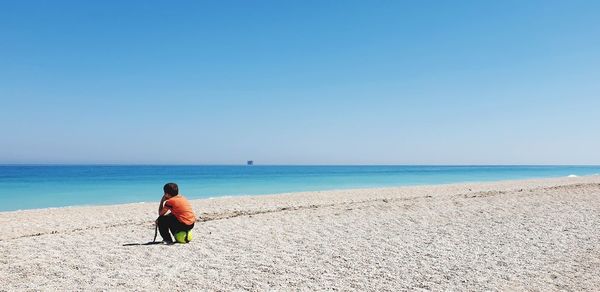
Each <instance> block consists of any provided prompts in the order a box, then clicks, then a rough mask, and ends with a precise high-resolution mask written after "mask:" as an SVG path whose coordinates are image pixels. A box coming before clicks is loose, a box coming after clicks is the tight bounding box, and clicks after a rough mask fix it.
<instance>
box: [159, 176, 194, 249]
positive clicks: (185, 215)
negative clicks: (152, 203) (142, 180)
mask: <svg viewBox="0 0 600 292" xmlns="http://www.w3.org/2000/svg"><path fill="white" fill-rule="evenodd" d="M163 191H164V195H163V197H162V199H161V200H160V206H158V219H156V224H158V230H159V232H160V236H162V238H163V242H165V243H167V244H172V243H173V239H172V238H171V234H169V230H170V231H171V233H173V236H175V234H176V233H177V232H179V231H189V230H191V229H192V228H194V223H195V222H196V214H194V211H193V210H192V206H191V205H190V202H188V200H187V199H186V198H184V197H183V196H182V195H180V194H179V187H178V186H177V184H175V183H168V184H166V185H165V186H164V187H163ZM169 211H170V213H169V214H167V213H168V212H169Z"/></svg>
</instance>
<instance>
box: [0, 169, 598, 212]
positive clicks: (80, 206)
mask: <svg viewBox="0 0 600 292" xmlns="http://www.w3.org/2000/svg"><path fill="white" fill-rule="evenodd" d="M597 176H600V174H598V173H594V174H589V175H574V174H570V175H565V176H556V177H534V178H524V179H502V180H483V181H463V182H452V183H437V184H436V183H433V184H432V183H429V184H408V185H400V186H381V187H365V188H333V189H323V190H312V191H292V192H278V193H262V194H239V195H237V194H223V195H217V196H211V197H206V198H189V197H187V196H186V197H187V198H188V199H189V200H190V201H198V200H218V199H229V198H247V197H265V196H280V195H294V194H303V193H313V192H320V193H321V192H342V191H350V192H353V191H366V190H381V189H384V190H385V189H398V188H411V187H429V186H431V187H433V186H446V185H448V186H450V185H464V184H488V183H503V182H507V183H508V182H521V181H538V180H554V179H574V178H586V177H597ZM183 195H184V196H185V195H186V194H183ZM158 200H160V198H159V199H157V201H158ZM153 203H154V202H152V201H140V202H124V203H106V204H102V203H100V204H83V205H68V206H56V207H40V208H31V209H17V210H6V211H1V210H0V215H1V214H3V213H19V212H28V211H42V210H51V209H63V208H65V209H71V208H88V207H110V206H122V205H132V204H133V205H135V204H153Z"/></svg>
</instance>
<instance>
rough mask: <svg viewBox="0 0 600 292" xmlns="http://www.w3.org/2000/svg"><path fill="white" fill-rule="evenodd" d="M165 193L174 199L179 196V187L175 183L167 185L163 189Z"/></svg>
mask: <svg viewBox="0 0 600 292" xmlns="http://www.w3.org/2000/svg"><path fill="white" fill-rule="evenodd" d="M163 190H164V191H165V193H167V194H169V196H171V197H174V196H177V195H179V187H178V186H177V184H176V183H168V184H166V185H165V186H164V187H163Z"/></svg>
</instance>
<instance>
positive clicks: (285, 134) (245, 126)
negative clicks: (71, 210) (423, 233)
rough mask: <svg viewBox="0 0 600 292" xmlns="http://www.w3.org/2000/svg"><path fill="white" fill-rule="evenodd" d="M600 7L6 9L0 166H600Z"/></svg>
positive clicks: (382, 4) (2, 14) (278, 4)
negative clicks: (250, 162) (249, 163)
mask: <svg viewBox="0 0 600 292" xmlns="http://www.w3.org/2000/svg"><path fill="white" fill-rule="evenodd" d="M598 15H600V1H576V0H575V1H551V0H544V1H505V0H502V1H475V0H474V1H164V2H154V1H93V2H90V1H2V2H0V101H1V103H0V104H1V106H0V163H160V164H164V163H166V164H170V163H173V164H180V163H190V164H196V163H201V164H205V163H208V164H220V163H225V164H231V163H234V164H237V163H243V162H244V161H245V160H247V159H254V160H255V161H256V162H257V163H262V164H600V134H599V133H600V17H598Z"/></svg>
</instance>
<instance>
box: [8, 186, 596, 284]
mask: <svg viewBox="0 0 600 292" xmlns="http://www.w3.org/2000/svg"><path fill="white" fill-rule="evenodd" d="M190 201H191V203H192V206H193V208H194V210H195V211H196V212H197V215H200V219H199V220H198V221H197V223H196V227H195V228H194V230H193V232H194V240H193V241H192V242H191V243H189V244H181V245H179V244H178V245H174V246H163V245H154V246H137V247H136V246H124V245H126V244H131V243H145V242H148V241H150V240H151V239H152V236H153V234H154V225H153V220H154V218H155V217H156V212H157V210H156V209H157V205H158V201H157V202H149V203H131V204H121V205H108V206H89V207H71V208H64V207H63V208H53V209H35V210H25V211H18V212H17V211H11V212H10V213H8V212H2V213H0V235H1V236H0V274H3V275H7V276H6V277H2V278H0V285H1V286H2V287H4V288H5V289H7V290H40V289H41V290H65V287H68V290H149V289H158V290H169V289H171V290H172V289H175V290H190V289H191V290H273V289H274V290H333V289H338V290H361V291H364V290H418V289H425V290H543V291H554V290H593V288H594V287H597V286H598V285H600V275H598V274H597V273H596V271H597V270H599V269H600V258H598V255H599V254H600V231H599V230H598V228H597V226H599V225H600V176H594V175H592V176H582V177H576V178H569V177H561V178H550V179H528V180H505V181H497V182H478V183H455V184H445V185H424V186H406V187H396V188H370V189H352V190H337V191H318V192H301V193H284V194H277V195H261V196H245V197H237V196H236V197H229V198H216V199H199V200H190ZM182 259H185V260H183V262H184V263H185V264H181V262H180V261H181V260H182ZM159 263H160V264H159ZM24 279H25V281H24Z"/></svg>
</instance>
